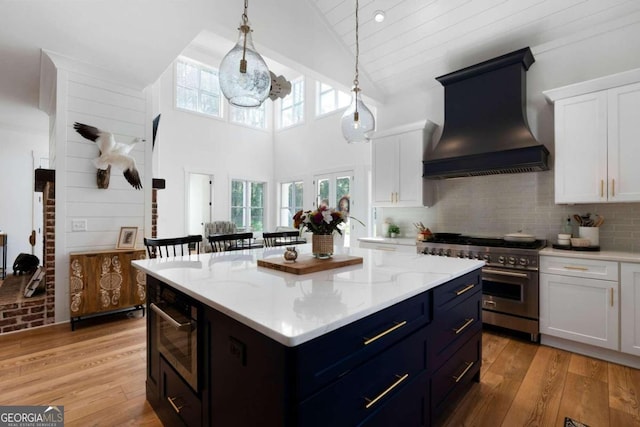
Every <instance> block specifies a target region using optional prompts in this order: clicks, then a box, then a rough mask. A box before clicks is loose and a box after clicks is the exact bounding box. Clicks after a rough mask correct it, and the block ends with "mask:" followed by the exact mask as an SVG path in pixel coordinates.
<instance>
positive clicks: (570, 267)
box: [563, 265, 589, 271]
mask: <svg viewBox="0 0 640 427" xmlns="http://www.w3.org/2000/svg"><path fill="white" fill-rule="evenodd" d="M563 268H565V269H567V270H577V271H589V269H588V268H587V267H576V266H573V265H565V266H564V267H563Z"/></svg>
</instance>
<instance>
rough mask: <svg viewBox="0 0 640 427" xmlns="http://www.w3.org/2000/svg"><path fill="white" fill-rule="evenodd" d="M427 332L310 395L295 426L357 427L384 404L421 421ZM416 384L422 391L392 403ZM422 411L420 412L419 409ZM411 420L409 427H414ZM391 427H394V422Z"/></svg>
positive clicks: (403, 342) (425, 389) (413, 422)
mask: <svg viewBox="0 0 640 427" xmlns="http://www.w3.org/2000/svg"><path fill="white" fill-rule="evenodd" d="M426 348H427V333H426V328H423V329H421V330H419V331H417V332H415V333H414V334H413V335H411V336H410V337H408V338H407V339H405V340H403V341H402V342H400V343H398V344H396V345H394V346H393V347H391V348H390V349H388V350H387V351H385V352H383V353H382V354H380V355H378V356H377V357H375V358H373V359H372V360H370V361H368V362H367V363H365V364H363V365H361V366H360V367H358V368H357V369H355V370H353V371H352V372H350V373H349V374H348V375H345V376H344V377H342V378H341V379H340V380H339V381H337V382H335V383H334V384H332V385H331V386H329V387H327V388H325V389H323V390H322V391H321V392H319V393H317V394H315V395H313V396H311V397H310V398H308V399H307V400H305V401H303V402H302V403H301V404H300V408H299V419H298V423H297V424H298V425H301V426H305V427H306V426H311V427H312V426H318V427H320V426H322V427H325V426H330V425H345V426H346V425H349V426H351V425H360V423H361V422H362V421H363V420H364V419H366V418H369V417H370V418H372V419H371V420H369V422H367V423H366V424H367V425H369V424H371V425H376V424H380V423H376V422H373V419H376V418H377V416H376V414H377V413H378V412H383V413H384V412H385V406H386V405H387V404H389V405H392V406H396V409H397V412H396V416H398V414H400V413H404V412H407V414H406V415H409V414H413V416H414V417H416V416H417V419H423V415H424V414H421V413H420V411H425V410H426V408H427V407H428V402H427V401H426V391H427V389H428V384H427V381H426V376H425V375H426V365H427V355H426ZM415 381H420V382H421V383H422V387H424V392H422V393H420V394H418V395H417V396H419V398H420V399H422V401H418V402H416V401H415V398H416V395H415V394H414V395H412V398H411V399H408V400H406V401H405V402H396V403H392V402H393V401H394V400H396V398H398V397H399V396H401V394H402V392H403V390H405V388H407V387H411V386H413V385H414V382H415ZM422 408H424V409H422ZM381 416H383V415H381ZM415 421H416V418H414V419H413V420H412V421H411V422H410V424H409V425H415ZM395 425H398V424H397V423H396V424H395Z"/></svg>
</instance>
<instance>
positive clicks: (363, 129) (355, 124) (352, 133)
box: [341, 0, 376, 144]
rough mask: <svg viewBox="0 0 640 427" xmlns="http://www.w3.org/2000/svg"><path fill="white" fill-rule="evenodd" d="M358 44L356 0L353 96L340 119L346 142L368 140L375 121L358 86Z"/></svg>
mask: <svg viewBox="0 0 640 427" xmlns="http://www.w3.org/2000/svg"><path fill="white" fill-rule="evenodd" d="M359 56H360V46H359V44H358V0H356V74H355V77H354V79H353V89H352V92H353V97H352V98H351V105H349V107H347V109H346V110H345V112H344V114H343V115H342V119H341V126H342V135H343V136H344V138H345V139H346V140H347V142H348V143H350V144H353V143H358V142H369V140H370V139H371V134H372V132H373V130H374V129H375V127H376V122H375V119H374V117H373V114H372V113H371V110H369V109H368V108H367V106H366V105H364V102H362V97H361V96H360V88H359V87H358V84H359V82H358V57H359Z"/></svg>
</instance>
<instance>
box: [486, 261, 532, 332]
mask: <svg viewBox="0 0 640 427" xmlns="http://www.w3.org/2000/svg"><path fill="white" fill-rule="evenodd" d="M538 292H539V291H538V272H537V271H531V270H517V269H506V268H505V269H503V268H495V267H485V268H483V269H482V308H483V309H486V310H491V311H496V312H499V313H507V314H512V315H516V316H522V317H528V318H532V319H538V317H539V310H538Z"/></svg>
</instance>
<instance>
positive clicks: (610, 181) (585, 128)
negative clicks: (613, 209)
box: [544, 70, 640, 203]
mask: <svg viewBox="0 0 640 427" xmlns="http://www.w3.org/2000/svg"><path fill="white" fill-rule="evenodd" d="M632 81H635V82H638V81H640V70H632V71H630V72H626V73H621V74H617V75H614V76H609V77H605V78H602V79H597V80H592V81H589V82H585V83H580V84H576V85H571V86H567V87H564V88H559V89H553V90H550V91H546V92H544V94H545V96H546V97H547V99H549V100H550V101H552V102H554V103H555V201H556V203H604V202H638V201H640V168H638V166H637V165H638V164H639V163H640V144H639V143H638V141H640V120H639V119H638V117H640V83H630V82H632Z"/></svg>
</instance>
